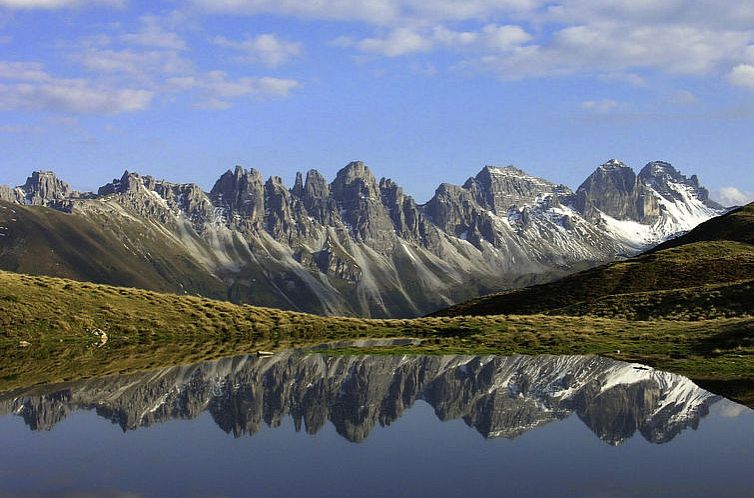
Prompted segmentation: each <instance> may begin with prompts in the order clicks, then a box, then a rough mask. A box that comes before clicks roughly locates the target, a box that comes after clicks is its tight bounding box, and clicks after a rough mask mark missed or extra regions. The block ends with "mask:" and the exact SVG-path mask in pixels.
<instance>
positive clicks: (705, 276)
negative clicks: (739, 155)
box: [434, 204, 754, 320]
mask: <svg viewBox="0 0 754 498" xmlns="http://www.w3.org/2000/svg"><path fill="white" fill-rule="evenodd" d="M753 240H754V204H750V205H748V206H745V207H743V208H741V209H738V210H736V211H734V212H730V213H728V214H726V215H724V216H721V217H719V218H715V219H712V220H710V221H707V222H706V223H703V224H702V225H700V226H699V227H697V228H696V229H694V230H693V231H691V232H690V233H688V234H686V235H684V236H682V237H679V238H678V239H675V240H672V241H669V242H667V243H665V244H663V245H662V246H660V247H658V248H656V249H654V250H652V251H649V252H647V253H645V254H642V255H640V256H637V257H635V258H630V259H628V260H625V261H620V262H616V263H611V264H608V265H604V266H601V267H598V268H593V269H591V270H587V271H584V272H580V273H576V274H573V275H570V276H568V277H565V278H563V279H561V280H558V281H555V282H552V283H549V284H544V285H538V286H533V287H528V288H526V289H520V290H513V291H508V292H503V293H500V294H494V295H490V296H485V297H482V298H479V299H475V300H472V301H468V302H465V303H462V304H459V305H456V306H453V307H451V308H449V309H446V310H442V311H439V312H437V313H435V314H434V315H435V316H461V315H495V314H511V313H515V314H534V313H545V314H552V315H594V316H608V317H615V318H628V319H649V318H660V317H665V318H671V319H674V320H698V319H702V318H718V317H725V316H741V315H751V314H754V299H752V297H754V293H752V281H753V280H754V244H753V243H752V241H753Z"/></svg>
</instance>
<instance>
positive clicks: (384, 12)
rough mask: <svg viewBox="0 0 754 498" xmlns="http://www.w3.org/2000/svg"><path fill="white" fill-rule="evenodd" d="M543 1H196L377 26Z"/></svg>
mask: <svg viewBox="0 0 754 498" xmlns="http://www.w3.org/2000/svg"><path fill="white" fill-rule="evenodd" d="M543 3H544V0H464V1H458V0H433V1H431V2H428V1H426V0H348V1H346V0H318V1H316V2H314V1H308V2H305V1H301V0H194V4H195V5H197V6H198V7H200V8H201V9H202V10H204V11H206V12H221V13H232V14H241V15H255V14H277V15H287V16H295V17H299V18H304V19H325V20H340V21H362V22H366V23H369V24H377V25H395V24H406V23H411V24H433V23H437V22H442V21H463V20H466V19H481V18H491V17H493V16H495V15H500V14H506V13H515V12H522V11H528V10H532V9H534V8H536V7H537V6H539V5H541V4H543Z"/></svg>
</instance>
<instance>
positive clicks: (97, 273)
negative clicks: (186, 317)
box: [0, 201, 227, 298]
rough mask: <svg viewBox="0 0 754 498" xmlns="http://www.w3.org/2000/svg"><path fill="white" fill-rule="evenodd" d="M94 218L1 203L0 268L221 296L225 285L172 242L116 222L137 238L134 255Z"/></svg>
mask: <svg viewBox="0 0 754 498" xmlns="http://www.w3.org/2000/svg"><path fill="white" fill-rule="evenodd" d="M106 221H107V220H102V222H101V224H98V223H97V222H96V220H94V219H89V218H86V217H83V216H80V215H74V214H68V213H63V212H60V211H56V210H54V209H50V208H45V207H40V206H19V205H17V204H11V203H7V202H2V201H0V227H2V228H0V268H3V269H6V270H11V271H14V272H19V273H29V274H34V275H50V276H55V277H62V278H70V279H74V280H80V281H88V282H97V283H105V284H115V285H123V286H128V287H139V288H143V289H151V290H157V291H164V292H178V293H184V292H190V293H199V294H202V295H206V296H209V297H213V298H225V297H226V294H227V291H226V288H225V284H223V283H222V281H220V280H219V279H217V278H215V277H214V276H212V275H211V274H210V273H209V272H208V271H207V270H206V269H205V268H203V267H202V266H200V265H199V263H197V262H196V261H195V260H194V259H193V258H192V257H191V256H189V255H188V254H186V253H185V252H184V251H183V250H182V249H181V248H180V247H178V246H177V245H176V244H171V243H170V241H169V240H166V239H165V238H164V237H163V238H155V237H149V236H147V235H148V234H146V233H145V227H144V226H143V225H139V224H137V223H135V222H134V224H133V226H119V227H118V228H117V229H119V230H123V231H124V232H127V235H129V236H130V238H131V239H138V240H139V242H140V245H142V246H143V247H142V252H143V253H144V254H145V255H146V256H144V255H137V254H135V253H134V252H132V251H131V250H129V249H128V248H126V247H125V246H124V244H123V243H122V242H121V241H120V240H119V239H118V238H117V237H115V236H113V234H112V233H110V232H109V230H110V227H108V225H107V223H106Z"/></svg>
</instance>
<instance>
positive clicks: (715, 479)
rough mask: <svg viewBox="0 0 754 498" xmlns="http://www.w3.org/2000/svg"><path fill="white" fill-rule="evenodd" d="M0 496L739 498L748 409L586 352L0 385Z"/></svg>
mask: <svg viewBox="0 0 754 498" xmlns="http://www.w3.org/2000/svg"><path fill="white" fill-rule="evenodd" d="M0 441H2V445H0V496H2V497H5V496H8V497H100V496H103V497H123V498H126V497H128V498H137V497H171V496H176V497H184V496H185V497H236V496H238V497H246V496H322V497H324V496H353V497H372V496H379V497H382V496H407V497H415V496H457V497H468V496H515V497H547V496H558V497H560V496H578V497H595V498H602V497H647V496H663V497H673V496H678V497H681V496H682V497H695V496H699V497H702V496H704V497H707V496H725V497H737V496H740V497H751V496H754V410H751V409H750V408H747V407H745V406H743V405H740V404H736V403H734V402H732V401H729V400H727V399H725V398H723V397H721V396H718V395H715V394H712V393H710V392H707V391H705V390H703V389H701V388H699V387H698V386H696V385H695V384H694V383H693V382H691V381H690V380H688V379H687V378H685V377H682V376H679V375H675V374H670V373H666V372H663V371H659V370H655V369H652V368H649V367H646V366H643V365H639V364H634V363H625V362H620V361H615V360H611V359H607V358H603V357H599V356H492V355H490V356H465V355H445V356H442V355H428V356H422V355H359V354H346V355H338V354H329V353H327V352H318V351H284V352H279V353H276V354H274V355H270V356H259V355H251V356H235V357H229V358H224V359H219V360H213V361H207V362H202V363H196V364H193V365H178V366H173V367H169V368H162V369H158V370H150V371H143V372H137V373H132V374H128V375H118V376H109V377H101V378H91V379H86V380H81V381H74V382H67V383H60V384H48V385H37V386H33V387H29V388H23V389H16V390H14V391H12V392H6V393H1V394H0Z"/></svg>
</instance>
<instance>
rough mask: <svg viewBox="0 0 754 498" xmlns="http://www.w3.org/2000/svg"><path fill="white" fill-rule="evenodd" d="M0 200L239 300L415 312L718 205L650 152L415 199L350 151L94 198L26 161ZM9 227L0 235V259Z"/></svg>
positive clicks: (640, 238)
mask: <svg viewBox="0 0 754 498" xmlns="http://www.w3.org/2000/svg"><path fill="white" fill-rule="evenodd" d="M0 201H6V202H10V203H14V204H18V205H27V206H28V205H31V206H47V207H51V208H53V209H56V210H59V211H63V212H66V213H70V214H71V215H73V216H76V217H78V218H79V219H81V222H82V223H87V224H93V225H97V226H101V227H104V228H106V229H108V233H109V234H110V235H108V237H112V238H113V240H112V241H111V242H112V243H113V244H117V245H118V246H121V245H122V246H124V247H126V248H127V249H128V250H129V251H130V252H131V253H132V254H133V256H134V257H135V258H140V259H141V260H145V259H146V260H150V258H153V255H154V252H155V251H159V247H160V244H162V243H165V244H170V245H171V247H173V246H175V247H178V248H181V250H182V251H183V253H184V254H183V256H182V257H185V258H186V259H187V260H191V261H193V262H195V263H196V266H200V267H203V268H204V269H205V271H206V273H207V275H203V278H206V277H208V276H209V277H211V278H215V279H216V280H217V281H218V282H219V283H222V285H223V286H225V287H226V288H227V298H228V299H231V300H233V301H236V302H247V303H252V304H260V305H269V306H275V307H281V308H288V309H299V310H303V311H310V312H315V313H338V314H357V315H367V316H416V315H420V314H424V313H427V312H430V311H433V310H435V309H438V308H441V307H444V306H447V305H449V304H452V303H455V302H458V301H462V300H464V299H468V298H471V297H475V296H478V295H480V294H484V293H488V292H492V291H496V290H500V289H503V288H508V287H515V286H521V285H527V284H530V283H534V282H538V281H542V280H547V279H552V278H554V277H557V276H560V275H563V274H565V273H569V272H571V271H573V270H575V269H578V268H583V267H587V266H591V265H595V264H599V263H602V262H605V261H610V260H613V259H615V258H617V257H622V256H626V255H631V254H634V253H636V252H638V251H640V250H643V249H645V248H648V247H650V246H652V245H653V244H656V243H658V242H661V241H663V240H666V239H667V238H669V237H672V236H673V235H675V234H677V233H681V232H684V231H687V230H689V229H691V228H693V227H694V226H695V225H696V224H698V223H699V222H701V221H704V220H706V219H708V218H710V217H713V216H715V215H717V214H720V213H722V212H723V209H722V207H721V206H719V205H717V204H715V203H714V202H712V201H711V200H710V199H709V194H708V192H707V191H706V189H704V188H703V187H701V186H700V185H699V182H698V179H697V178H696V176H692V177H691V178H690V179H689V178H686V177H685V176H683V175H682V174H680V173H679V172H678V171H676V170H675V169H674V168H673V167H672V166H670V165H669V164H668V163H661V162H654V163H650V164H648V165H647V166H646V167H645V168H644V169H643V170H642V171H641V172H640V173H639V174H638V175H636V174H635V173H634V172H633V170H631V169H630V168H629V167H627V166H626V165H624V164H623V163H621V162H619V161H615V160H613V161H609V162H608V163H605V164H604V165H602V166H600V167H599V168H598V169H597V171H595V173H593V174H592V175H591V176H590V177H589V178H588V179H587V180H586V181H585V182H584V183H583V184H582V185H581V186H580V187H579V189H577V191H576V192H574V191H572V190H571V189H570V188H568V187H567V186H564V185H556V184H553V183H551V182H549V181H547V180H543V179H540V178H536V177H533V176H530V175H527V174H526V173H524V172H523V171H521V170H520V169H518V168H515V167H512V166H508V167H503V168H500V167H493V166H486V167H484V168H483V169H482V170H481V171H480V172H479V173H478V174H477V175H475V176H474V177H472V178H470V179H469V180H467V181H466V182H465V183H464V184H463V185H462V186H456V185H450V184H442V185H440V186H439V187H438V189H437V191H436V192H435V195H434V196H433V197H432V198H431V199H430V200H429V201H428V202H427V203H425V204H424V205H419V204H417V203H416V202H415V201H414V199H413V198H412V197H410V196H408V195H406V194H405V193H404V191H403V189H402V188H401V187H400V186H398V185H397V184H396V183H395V182H393V181H392V180H390V179H386V178H382V179H380V180H378V179H377V178H376V177H375V176H374V175H373V174H372V172H371V171H370V170H369V168H368V167H367V166H366V165H365V164H364V163H362V162H352V163H349V164H348V165H347V166H346V167H344V168H343V169H341V170H340V171H339V172H338V173H337V175H336V177H335V179H334V180H332V182H330V183H328V182H327V181H326V179H325V178H324V177H323V176H322V175H321V174H320V173H319V172H318V171H316V170H310V171H309V172H307V173H306V175H305V177H304V175H303V174H297V176H296V180H295V182H294V185H293V187H291V188H288V187H286V186H285V185H284V184H283V182H282V180H281V179H280V178H279V177H275V176H273V177H270V178H268V179H267V180H264V178H263V176H262V174H261V173H260V172H259V171H258V170H255V169H249V170H246V169H244V168H242V167H240V166H237V167H236V168H235V169H234V170H232V171H231V170H228V171H227V172H225V173H224V174H223V175H222V176H221V177H220V178H219V179H218V181H217V182H216V183H215V185H214V186H213V188H212V189H211V190H210V191H209V192H204V191H203V190H202V189H201V188H200V187H199V186H197V185H194V184H174V183H170V182H166V181H163V180H156V179H154V178H153V177H151V176H141V175H139V174H136V173H131V172H128V171H127V172H125V173H124V174H123V176H122V177H121V178H119V179H115V180H113V181H112V182H110V183H108V184H107V185H104V186H102V187H101V188H100V189H99V190H98V192H97V193H96V194H94V193H79V192H76V191H74V190H73V189H71V188H70V187H69V186H68V185H67V184H65V183H64V182H62V181H61V180H59V179H57V178H56V177H55V176H54V174H52V173H50V172H36V173H34V174H32V176H31V177H29V179H28V180H27V182H26V183H25V184H24V185H22V186H20V187H17V188H10V187H0ZM24 209H26V208H24ZM0 223H2V219H0ZM4 228H5V229H6V230H11V229H12V228H13V227H12V226H10V223H9V226H5V225H4ZM11 232H12V230H11ZM2 234H3V232H0V235H2ZM11 238H12V233H10V232H7V233H5V235H4V237H3V238H0V256H2V251H3V250H4V249H3V246H2V244H3V243H5V242H7V241H9V240H10V239H11ZM150 240H151V241H152V242H150ZM5 250H10V249H7V248H6V249H5ZM0 261H2V258H1V257H0ZM5 269H10V270H14V271H15V270H17V268H5ZM168 270H169V269H168ZM166 271H167V270H166ZM107 283H116V284H117V283H118V282H117V281H115V282H107ZM205 287H206V285H205ZM182 290H183V291H186V292H194V291H195V289H192V288H190V287H188V288H186V287H185V286H184V287H183V289H182Z"/></svg>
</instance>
